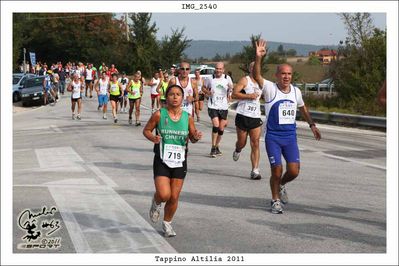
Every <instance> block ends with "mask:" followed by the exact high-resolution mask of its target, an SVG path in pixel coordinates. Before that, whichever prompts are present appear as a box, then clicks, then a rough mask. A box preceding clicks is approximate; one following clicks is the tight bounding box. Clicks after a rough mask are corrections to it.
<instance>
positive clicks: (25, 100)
mask: <svg viewBox="0 0 399 266" xmlns="http://www.w3.org/2000/svg"><path fill="white" fill-rule="evenodd" d="M44 78H45V77H44V76H35V77H33V78H27V79H26V80H25V83H24V86H23V88H22V89H21V95H22V97H21V99H22V106H26V105H28V104H33V103H40V104H43V102H44V98H43V96H44V95H43V80H44Z"/></svg>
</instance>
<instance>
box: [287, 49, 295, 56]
mask: <svg viewBox="0 0 399 266" xmlns="http://www.w3.org/2000/svg"><path fill="white" fill-rule="evenodd" d="M286 54H287V56H296V50H295V49H288V51H287V52H286Z"/></svg>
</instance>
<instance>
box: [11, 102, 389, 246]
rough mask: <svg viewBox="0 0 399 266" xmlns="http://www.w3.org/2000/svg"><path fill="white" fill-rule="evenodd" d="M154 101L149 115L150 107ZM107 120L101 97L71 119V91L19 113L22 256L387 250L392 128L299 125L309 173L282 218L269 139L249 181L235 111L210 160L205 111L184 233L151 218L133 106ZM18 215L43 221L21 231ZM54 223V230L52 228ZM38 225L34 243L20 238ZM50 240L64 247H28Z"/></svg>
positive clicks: (16, 183)
mask: <svg viewBox="0 0 399 266" xmlns="http://www.w3.org/2000/svg"><path fill="white" fill-rule="evenodd" d="M148 98H149V96H148V94H147V95H145V101H144V103H143V106H142V121H147V120H148V118H149V116H150V113H151V112H150V109H149V99H148ZM108 117H109V118H108V120H103V119H102V116H101V112H99V111H97V102H96V99H94V98H93V99H87V100H85V101H84V111H83V114H82V120H81V121H77V120H75V121H74V120H72V119H71V112H70V101H69V98H68V96H63V97H62V99H61V101H60V102H59V103H57V105H56V106H45V107H42V108H36V109H35V110H32V111H27V112H23V113H15V114H13V214H14V217H13V221H15V225H14V228H13V235H14V238H13V241H14V247H13V250H14V252H17V253H19V252H55V253H74V252H77V253H108V252H109V253H174V252H178V253H198V252H199V253H219V252H220V253H314V252H316V253H319V252H320V253H385V252H386V134H385V133H382V132H377V131H369V130H362V129H351V128H343V127H337V126H329V125H320V126H319V128H320V130H321V132H322V137H323V139H322V140H321V141H319V142H317V141H315V140H314V139H313V136H312V135H311V131H310V130H309V128H308V127H307V125H306V124H304V123H303V122H299V123H298V142H299V146H300V151H301V173H300V176H299V177H298V178H297V180H295V181H294V182H292V183H290V184H288V185H287V190H288V193H289V196H290V203H289V204H287V205H286V207H285V212H284V214H282V215H273V214H271V213H270V212H269V209H270V189H269V181H268V176H269V175H270V169H269V166H268V162H267V160H266V154H265V148H264V142H263V140H262V142H261V174H262V176H263V178H262V179H261V180H259V181H254V180H250V179H249V174H250V170H251V167H250V161H249V152H250V150H249V147H246V148H245V149H244V150H243V152H242V154H241V157H240V159H239V161H238V162H234V161H233V160H232V152H233V149H234V143H235V138H236V135H235V130H234V113H233V112H230V114H229V119H230V122H229V126H228V128H227V129H226V133H225V134H224V136H223V140H222V144H221V151H222V152H223V153H224V154H223V156H221V157H218V158H210V157H209V156H208V154H209V152H210V146H211V144H210V143H211V142H210V135H211V126H210V121H209V118H208V116H207V114H206V110H203V112H202V120H201V122H199V123H197V122H196V126H197V127H198V129H199V130H201V131H202V132H203V133H204V137H203V139H202V140H201V141H200V142H199V143H197V144H190V146H189V159H188V168H189V170H188V175H187V178H186V181H185V184H184V187H183V191H182V193H181V198H180V203H179V207H178V210H177V213H176V215H175V219H174V221H173V224H174V227H175V230H176V232H177V236H176V237H175V238H169V239H165V238H164V237H163V236H162V235H161V223H158V224H155V225H153V224H152V223H151V222H150V220H149V218H148V209H149V206H150V202H151V197H152V195H153V192H154V185H153V177H152V160H153V152H152V147H153V145H152V144H151V143H150V142H149V141H147V140H146V139H145V138H144V136H143V134H142V129H143V127H142V126H141V127H135V126H134V125H129V124H128V123H127V114H120V115H119V118H120V119H119V120H120V122H119V123H118V124H114V123H113V121H112V120H111V119H110V117H111V114H110V113H109V114H108ZM53 206H54V207H55V208H56V210H54V211H51V212H50V211H49V210H50V209H51V207H53ZM43 207H46V210H45V211H43ZM24 210H29V211H30V214H31V216H30V217H29V215H28V214H27V213H28V212H25V213H22V212H23V211H24ZM20 216H21V223H24V222H27V223H28V225H32V224H34V225H35V226H36V228H31V231H30V232H29V231H28V229H27V227H26V224H25V229H22V228H20V227H19V226H18V225H17V221H18V219H19V218H20ZM34 216H35V217H34ZM34 218H36V219H37V221H33V220H34ZM44 220H46V221H47V222H46V223H47V226H43V223H44V222H43V221H44ZM51 222H53V224H51ZM55 223H58V224H57V225H60V228H59V229H58V227H57V226H55ZM51 225H52V226H51ZM50 228H51V229H57V230H56V231H55V232H54V233H52V234H50V235H49V232H50V231H51V230H50ZM32 231H33V233H32ZM38 231H39V232H41V235H40V237H38V238H37V239H36V240H35V239H32V240H31V241H27V239H23V237H25V236H27V235H30V236H31V237H32V236H35V234H36V235H37V232H38ZM45 237H46V238H47V241H51V240H53V241H58V240H59V241H60V246H59V247H58V248H54V247H53V248H50V247H49V246H47V249H40V248H38V247H36V248H35V249H32V248H27V244H32V243H36V242H37V241H40V240H41V239H42V238H45ZM57 239H58V240H57ZM35 241H36V242H35ZM41 241H43V240H41ZM55 243H58V242H55ZM47 244H49V243H47Z"/></svg>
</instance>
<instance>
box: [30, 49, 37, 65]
mask: <svg viewBox="0 0 399 266" xmlns="http://www.w3.org/2000/svg"><path fill="white" fill-rule="evenodd" d="M29 55H30V62H31V63H32V66H33V67H34V66H35V65H36V54H35V53H32V52H29Z"/></svg>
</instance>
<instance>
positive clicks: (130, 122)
mask: <svg viewBox="0 0 399 266" xmlns="http://www.w3.org/2000/svg"><path fill="white" fill-rule="evenodd" d="M132 123H133V121H132V119H131V118H129V125H131V124H132ZM136 124H137V123H136Z"/></svg>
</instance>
